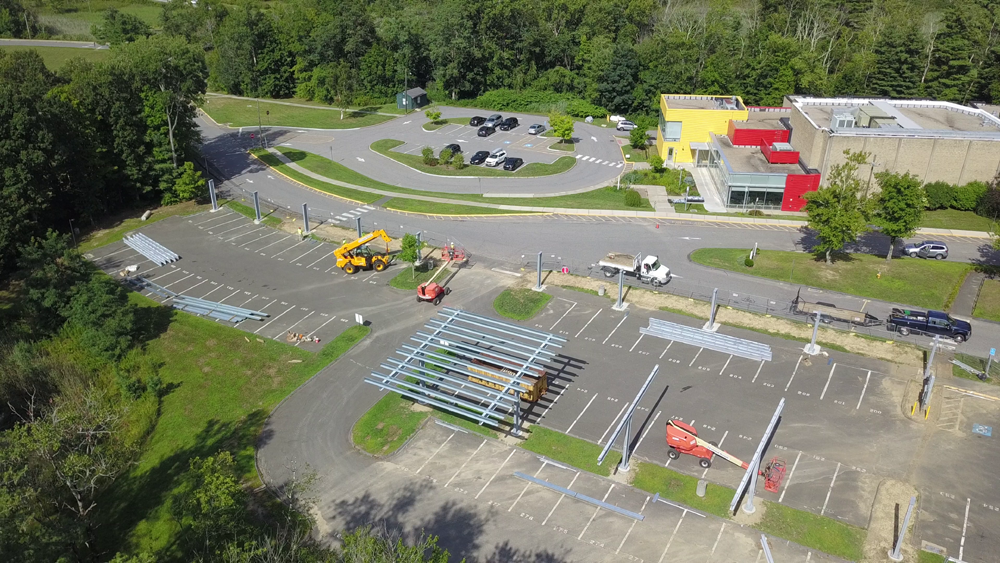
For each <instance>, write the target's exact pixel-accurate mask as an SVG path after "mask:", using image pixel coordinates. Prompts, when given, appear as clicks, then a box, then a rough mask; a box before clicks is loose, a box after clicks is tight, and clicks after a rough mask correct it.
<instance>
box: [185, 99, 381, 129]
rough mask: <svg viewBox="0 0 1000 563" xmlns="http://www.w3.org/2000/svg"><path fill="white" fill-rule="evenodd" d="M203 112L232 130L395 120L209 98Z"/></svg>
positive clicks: (340, 125) (346, 126) (330, 126)
mask: <svg viewBox="0 0 1000 563" xmlns="http://www.w3.org/2000/svg"><path fill="white" fill-rule="evenodd" d="M258 106H259V107H258ZM201 109H202V110H203V111H204V112H205V113H207V114H208V115H209V117H211V118H212V119H213V120H214V121H215V122H216V123H228V124H229V126H230V127H251V126H252V127H257V125H258V123H261V122H263V123H262V124H263V125H265V126H271V125H280V126H284V127H309V128H313V129H354V128H357V127H368V126H370V125H378V124H379V123H384V122H386V121H389V120H390V119H395V118H394V117H392V116H388V115H378V114H374V113H362V112H359V111H351V110H346V111H344V112H341V111H339V110H337V109H334V108H323V107H314V108H312V107H301V106H289V105H285V104H276V103H271V102H268V101H266V100H260V101H259V102H258V101H257V100H240V99H235V98H223V97H218V96H208V97H206V98H205V102H204V103H203V104H202V105H201ZM341 116H343V118H341ZM261 118H263V119H261Z"/></svg>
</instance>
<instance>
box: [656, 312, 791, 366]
mask: <svg viewBox="0 0 1000 563" xmlns="http://www.w3.org/2000/svg"><path fill="white" fill-rule="evenodd" d="M639 332H640V333H641V334H648V335H649V336H655V337H657V338H663V339H665V340H673V341H676V342H680V343H682V344H690V345H692V346H700V347H702V348H707V349H709V350H714V351H716V352H722V353H724V354H732V355H734V356H738V357H740V358H747V359H750V360H767V361H771V347H770V346H768V345H767V344H762V343H760V342H754V341H753V340H746V339H743V338H736V337H735V336H729V335H726V334H719V333H717V332H709V331H707V330H702V329H700V328H694V327H690V326H687V325H682V324H678V323H672V322H669V321H661V320H660V319H654V318H650V319H649V328H640V329H639Z"/></svg>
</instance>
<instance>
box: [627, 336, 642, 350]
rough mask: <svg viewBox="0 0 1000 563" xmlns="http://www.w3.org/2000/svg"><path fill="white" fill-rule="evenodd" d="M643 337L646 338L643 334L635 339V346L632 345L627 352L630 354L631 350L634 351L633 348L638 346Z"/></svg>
mask: <svg viewBox="0 0 1000 563" xmlns="http://www.w3.org/2000/svg"><path fill="white" fill-rule="evenodd" d="M643 336H646V335H645V334H640V335H639V338H637V339H636V341H635V344H633V345H632V347H631V348H629V349H628V351H629V352H631V351H632V350H635V347H636V346H638V345H639V341H640V340H642V337H643Z"/></svg>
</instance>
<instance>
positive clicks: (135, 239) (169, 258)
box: [124, 233, 181, 266]
mask: <svg viewBox="0 0 1000 563" xmlns="http://www.w3.org/2000/svg"><path fill="white" fill-rule="evenodd" d="M124 242H125V244H126V245H127V246H128V247H130V248H131V249H133V250H135V251H136V252H138V253H139V254H142V255H143V256H145V257H146V258H148V259H150V260H152V261H153V263H154V264H156V265H157V266H163V265H164V264H169V263H171V262H176V261H178V260H180V259H181V257H180V256H178V255H177V253H176V252H172V251H170V250H168V249H167V248H166V247H165V246H163V245H162V244H160V243H158V242H156V241H154V240H153V239H151V238H149V237H147V236H146V235H144V234H142V233H136V234H134V235H132V236H127V237H125V239H124Z"/></svg>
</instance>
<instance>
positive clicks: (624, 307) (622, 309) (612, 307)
mask: <svg viewBox="0 0 1000 563" xmlns="http://www.w3.org/2000/svg"><path fill="white" fill-rule="evenodd" d="M611 309H612V310H613V311H624V310H625V309H628V303H624V302H623V303H622V304H621V306H620V307H619V306H618V304H617V303H615V304H614V305H612V306H611Z"/></svg>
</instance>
